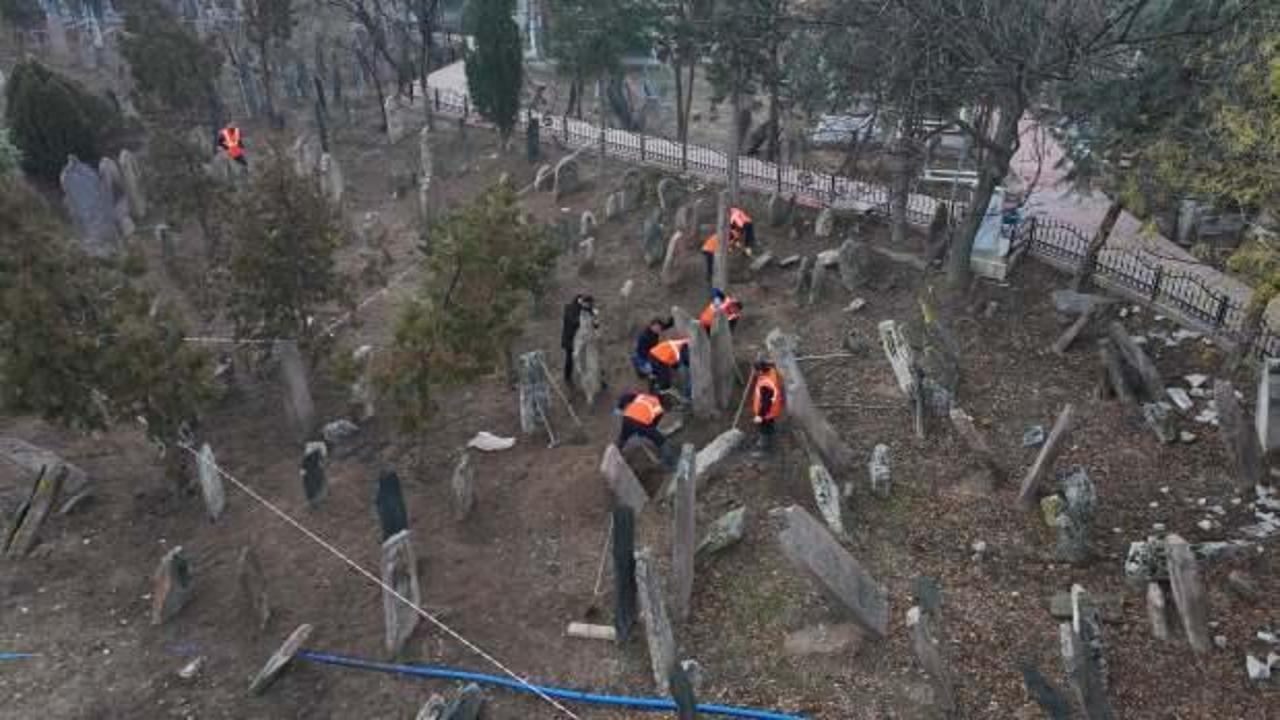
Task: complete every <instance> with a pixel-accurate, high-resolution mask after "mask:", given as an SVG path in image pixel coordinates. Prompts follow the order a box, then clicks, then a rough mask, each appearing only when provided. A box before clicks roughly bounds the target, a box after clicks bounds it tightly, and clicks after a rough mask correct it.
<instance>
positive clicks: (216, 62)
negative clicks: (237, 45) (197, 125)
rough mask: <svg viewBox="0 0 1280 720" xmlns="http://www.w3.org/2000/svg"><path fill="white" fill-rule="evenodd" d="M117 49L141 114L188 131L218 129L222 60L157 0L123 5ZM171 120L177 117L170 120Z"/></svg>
mask: <svg viewBox="0 0 1280 720" xmlns="http://www.w3.org/2000/svg"><path fill="white" fill-rule="evenodd" d="M124 9H125V20H124V30H125V34H124V35H123V36H122V37H121V39H120V50H121V53H122V54H123V55H124V57H125V60H127V61H128V62H129V70H130V72H131V73H132V75H133V82H134V85H135V86H136V87H137V91H138V94H139V96H140V97H141V100H142V103H141V105H142V107H143V109H144V111H148V113H149V114H150V115H152V116H153V117H155V116H159V115H161V114H163V115H164V116H165V117H164V119H165V121H166V123H169V124H174V125H182V126H189V125H191V124H192V123H194V122H196V121H197V119H198V118H201V117H204V118H207V119H208V121H210V122H211V123H212V124H215V125H217V124H220V121H221V118H220V117H219V116H220V115H221V110H220V102H219V99H218V91H217V81H218V74H219V73H220V72H221V70H222V56H221V54H219V53H218V51H217V50H216V49H215V48H214V46H213V43H212V42H211V41H203V40H201V39H200V38H199V37H198V36H196V34H195V33H194V32H193V31H191V30H190V29H189V28H188V27H187V26H186V25H184V24H183V23H182V22H181V21H180V20H179V19H178V18H177V17H176V16H175V15H174V14H173V11H172V10H170V9H169V8H168V7H167V6H166V5H164V4H163V3H161V2H160V1H159V0H128V2H127V3H126V4H125V6H124ZM175 116H176V117H175Z"/></svg>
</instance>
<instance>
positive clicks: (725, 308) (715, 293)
mask: <svg viewBox="0 0 1280 720" xmlns="http://www.w3.org/2000/svg"><path fill="white" fill-rule="evenodd" d="M716 308H720V311H721V312H723V313H724V314H725V317H727V318H729V329H730V330H733V329H735V328H736V327H737V326H738V318H740V317H742V301H740V300H738V299H737V298H733V297H729V296H728V295H725V294H724V291H723V290H721V289H720V288H711V302H709V303H707V306H706V307H705V308H703V309H702V314H701V315H699V316H698V322H699V323H701V325H702V329H703V330H706V331H707V332H711V323H713V322H715V319H716Z"/></svg>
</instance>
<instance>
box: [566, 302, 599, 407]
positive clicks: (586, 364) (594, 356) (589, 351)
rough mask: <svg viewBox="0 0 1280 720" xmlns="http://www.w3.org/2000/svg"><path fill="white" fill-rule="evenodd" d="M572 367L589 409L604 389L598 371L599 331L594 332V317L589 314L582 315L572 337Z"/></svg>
mask: <svg viewBox="0 0 1280 720" xmlns="http://www.w3.org/2000/svg"><path fill="white" fill-rule="evenodd" d="M573 367H574V378H575V379H576V380H577V382H578V389H579V390H581V391H582V394H583V395H584V396H585V397H586V399H587V406H588V407H591V406H592V405H594V404H595V402H596V396H598V395H599V394H600V391H601V390H602V389H603V388H604V379H603V377H602V376H601V371H600V338H599V331H598V330H596V326H595V316H594V315H592V314H591V313H587V312H584V313H582V317H581V321H580V322H579V323H578V332H577V334H575V335H574V336H573Z"/></svg>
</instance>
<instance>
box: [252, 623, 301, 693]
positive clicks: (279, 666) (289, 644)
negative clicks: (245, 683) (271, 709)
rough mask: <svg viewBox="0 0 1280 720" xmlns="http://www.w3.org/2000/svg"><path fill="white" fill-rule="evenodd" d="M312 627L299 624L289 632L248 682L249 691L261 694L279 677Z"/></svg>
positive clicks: (299, 648)
mask: <svg viewBox="0 0 1280 720" xmlns="http://www.w3.org/2000/svg"><path fill="white" fill-rule="evenodd" d="M311 630H312V627H311V626H310V625H307V624H305V623H304V624H302V625H299V626H298V628H297V629H296V630H294V631H293V632H292V633H290V634H289V637H288V638H287V639H286V640H285V641H284V644H282V645H281V646H280V649H279V650H276V651H275V652H274V653H272V654H271V657H270V658H268V659H267V664H266V665H263V666H262V669H261V670H259V671H258V674H257V675H256V676H254V678H253V682H251V683H249V692H250V694H253V695H261V694H262V693H264V692H266V690H267V688H269V687H271V684H272V683H274V682H275V681H276V678H278V677H280V673H282V672H284V670H285V668H286V667H288V665H289V661H291V660H293V656H294V655H297V654H298V651H299V650H301V649H302V644H303V643H305V642H306V641H307V638H309V637H311Z"/></svg>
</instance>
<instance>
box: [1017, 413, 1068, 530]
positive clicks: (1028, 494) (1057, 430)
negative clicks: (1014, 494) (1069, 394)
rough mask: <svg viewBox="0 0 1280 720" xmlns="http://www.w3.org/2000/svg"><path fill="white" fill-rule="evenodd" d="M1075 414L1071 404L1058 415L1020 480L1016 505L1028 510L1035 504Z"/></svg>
mask: <svg viewBox="0 0 1280 720" xmlns="http://www.w3.org/2000/svg"><path fill="white" fill-rule="evenodd" d="M1075 414H1076V406H1075V405H1072V404H1071V403H1067V404H1066V405H1064V406H1063V408H1062V412H1060V413H1058V419H1057V420H1055V421H1054V423H1053V430H1050V431H1049V439H1048V440H1046V441H1045V443H1044V445H1043V446H1041V447H1040V454H1039V455H1037V456H1036V461H1035V463H1034V464H1033V465H1032V466H1031V469H1030V470H1028V471H1027V476H1026V477H1025V478H1023V480H1022V489H1021V491H1020V492H1019V493H1018V503H1019V504H1020V505H1021V506H1022V507H1023V508H1027V509H1029V508H1031V507H1032V506H1033V505H1034V504H1035V502H1036V495H1037V494H1038V493H1039V491H1040V482H1041V480H1043V479H1044V476H1045V475H1046V474H1048V473H1049V471H1050V470H1051V469H1052V468H1053V461H1054V460H1056V459H1057V458H1058V454H1059V453H1060V452H1062V450H1063V448H1064V446H1065V445H1066V439H1067V437H1068V436H1069V435H1070V434H1071V428H1072V425H1073V424H1074V422H1075Z"/></svg>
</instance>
